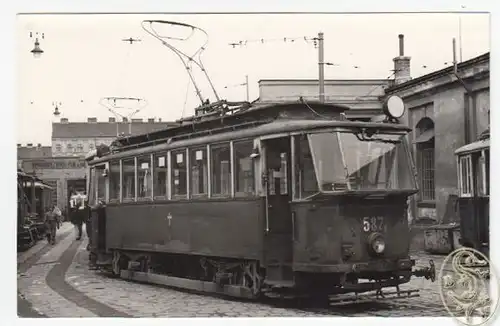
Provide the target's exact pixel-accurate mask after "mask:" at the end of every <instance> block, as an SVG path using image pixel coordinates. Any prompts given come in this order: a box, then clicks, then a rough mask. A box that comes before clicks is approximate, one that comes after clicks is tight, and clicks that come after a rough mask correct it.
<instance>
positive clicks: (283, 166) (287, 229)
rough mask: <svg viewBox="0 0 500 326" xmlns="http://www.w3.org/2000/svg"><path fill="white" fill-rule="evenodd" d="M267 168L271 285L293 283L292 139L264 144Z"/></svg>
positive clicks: (267, 244) (266, 242)
mask: <svg viewBox="0 0 500 326" xmlns="http://www.w3.org/2000/svg"><path fill="white" fill-rule="evenodd" d="M264 146H265V155H266V159H265V162H266V164H265V165H266V167H265V175H266V176H267V181H266V182H265V185H264V186H265V191H266V202H267V207H266V221H265V223H266V225H265V238H264V245H265V248H264V253H265V254H264V257H265V263H266V270H267V271H266V275H267V280H266V281H267V282H268V283H269V282H273V283H280V282H283V281H292V280H293V272H292V259H293V250H292V244H293V241H292V217H291V209H290V201H291V194H292V190H291V189H292V188H291V187H292V185H291V182H290V181H291V150H290V137H283V138H276V139H270V140H266V141H264Z"/></svg>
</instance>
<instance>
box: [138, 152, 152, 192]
mask: <svg viewBox="0 0 500 326" xmlns="http://www.w3.org/2000/svg"><path fill="white" fill-rule="evenodd" d="M151 185H152V180H151V155H145V156H141V157H138V158H137V198H138V199H143V200H144V199H146V200H147V199H151V194H152V187H151Z"/></svg>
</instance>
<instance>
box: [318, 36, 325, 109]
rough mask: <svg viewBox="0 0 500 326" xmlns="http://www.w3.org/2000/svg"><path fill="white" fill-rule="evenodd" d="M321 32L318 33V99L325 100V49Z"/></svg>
mask: <svg viewBox="0 0 500 326" xmlns="http://www.w3.org/2000/svg"><path fill="white" fill-rule="evenodd" d="M323 36H324V34H323V33H322V32H320V33H318V69H319V74H318V75H319V76H318V77H319V78H318V79H319V101H320V102H321V103H324V102H325V62H324V61H325V50H324V46H323Z"/></svg>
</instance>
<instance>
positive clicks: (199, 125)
mask: <svg viewBox="0 0 500 326" xmlns="http://www.w3.org/2000/svg"><path fill="white" fill-rule="evenodd" d="M211 106H214V107H215V109H212V110H211V111H210V110H209V111H204V112H203V113H201V114H197V115H194V116H191V117H186V118H183V119H180V120H178V121H176V122H177V123H178V125H177V126H174V127H170V128H166V129H162V130H158V131H154V132H149V133H144V134H140V135H134V136H129V137H123V138H118V139H116V140H115V141H114V142H113V144H115V145H117V146H127V145H132V144H140V143H144V142H148V141H150V140H154V139H162V138H170V137H176V136H179V135H181V134H183V135H184V134H191V137H193V135H192V134H193V131H195V132H197V133H199V132H201V131H207V130H215V129H217V130H220V129H223V128H231V127H233V126H237V125H241V124H242V123H243V122H257V123H258V122H263V121H264V120H266V119H267V122H269V120H270V119H271V120H274V119H277V118H280V117H281V118H283V117H287V118H292V117H295V118H297V117H299V116H300V115H302V116H303V115H304V114H309V115H315V116H316V118H318V116H324V117H328V118H331V119H337V120H339V119H340V114H341V113H343V112H345V111H347V110H349V107H347V106H345V105H339V104H334V103H323V102H318V101H307V102H301V101H286V102H279V103H262V102H261V103H259V102H253V103H248V102H234V103H231V102H226V101H221V102H220V103H219V104H218V103H213V104H208V105H204V106H201V107H199V108H197V109H196V110H195V111H198V112H199V111H202V110H203V108H209V109H210V108H211ZM228 113H230V114H228Z"/></svg>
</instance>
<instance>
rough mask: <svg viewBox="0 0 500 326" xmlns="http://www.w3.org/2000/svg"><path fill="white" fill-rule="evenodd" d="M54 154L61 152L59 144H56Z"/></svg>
mask: <svg viewBox="0 0 500 326" xmlns="http://www.w3.org/2000/svg"><path fill="white" fill-rule="evenodd" d="M55 148H56V153H60V152H61V151H62V145H61V144H56V147H55Z"/></svg>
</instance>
